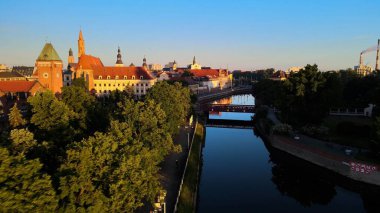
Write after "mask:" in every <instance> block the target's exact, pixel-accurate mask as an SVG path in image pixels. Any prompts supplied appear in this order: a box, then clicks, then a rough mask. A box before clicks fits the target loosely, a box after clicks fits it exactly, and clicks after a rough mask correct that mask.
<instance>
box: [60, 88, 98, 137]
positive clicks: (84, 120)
mask: <svg viewBox="0 0 380 213" xmlns="http://www.w3.org/2000/svg"><path fill="white" fill-rule="evenodd" d="M62 101H63V102H64V103H65V104H66V106H67V107H68V108H69V109H70V110H71V111H72V112H73V113H72V119H71V120H70V125H71V126H72V128H73V129H74V130H75V135H76V137H75V138H77V139H79V140H80V139H82V138H83V136H84V133H86V132H88V125H91V124H90V123H91V120H90V118H91V117H90V113H93V112H94V108H95V97H94V96H92V95H90V94H89V93H88V91H87V89H86V88H85V87H81V86H69V87H63V88H62Z"/></svg>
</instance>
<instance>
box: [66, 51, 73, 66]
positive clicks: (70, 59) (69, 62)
mask: <svg viewBox="0 0 380 213" xmlns="http://www.w3.org/2000/svg"><path fill="white" fill-rule="evenodd" d="M67 63H68V64H72V63H74V55H73V50H72V49H71V48H70V50H69V58H68V59H67Z"/></svg>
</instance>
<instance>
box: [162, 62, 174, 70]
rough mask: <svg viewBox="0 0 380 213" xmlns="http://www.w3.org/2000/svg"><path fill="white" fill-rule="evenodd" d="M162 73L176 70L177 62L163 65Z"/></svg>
mask: <svg viewBox="0 0 380 213" xmlns="http://www.w3.org/2000/svg"><path fill="white" fill-rule="evenodd" d="M163 70H164V71H176V70H177V62H176V61H175V60H174V61H173V62H169V63H168V64H166V65H165V68H164V69H163Z"/></svg>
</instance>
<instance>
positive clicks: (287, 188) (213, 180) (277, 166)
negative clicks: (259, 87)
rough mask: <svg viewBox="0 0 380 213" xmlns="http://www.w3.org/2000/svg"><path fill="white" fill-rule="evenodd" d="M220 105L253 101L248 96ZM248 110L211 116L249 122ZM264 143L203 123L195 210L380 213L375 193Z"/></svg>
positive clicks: (247, 131)
mask: <svg viewBox="0 0 380 213" xmlns="http://www.w3.org/2000/svg"><path fill="white" fill-rule="evenodd" d="M218 103H225V104H228V103H232V104H243V105H244V104H245V105H249V104H254V97H252V96H251V95H237V96H232V97H230V98H227V99H222V100H220V101H218ZM251 116H252V114H247V113H224V112H223V113H219V114H210V119H235V120H249V119H250V118H251ZM373 191H374V190H373V188H372V187H371V186H368V185H361V184H358V183H352V182H351V181H349V180H345V179H344V178H342V177H339V176H337V175H335V174H332V173H331V172H329V171H327V170H325V169H322V168H319V167H317V166H314V165H311V164H310V163H307V162H305V161H303V160H300V159H297V158H294V157H292V156H290V155H288V154H285V153H282V152H280V151H277V150H275V149H273V148H271V147H270V146H268V145H266V144H265V143H264V142H263V140H262V139H261V138H260V137H259V136H257V135H256V134H255V132H254V130H253V129H234V128H215V127H206V140H205V145H204V147H203V151H202V167H201V176H200V183H199V191H198V200H197V204H198V205H197V210H198V212H202V213H203V212H205V213H206V212H207V213H209V212H218V213H219V212H292V213H294V212H345V213H347V212H355V213H356V212H380V209H379V204H377V201H378V198H379V197H378V196H379V194H378V191H375V192H373Z"/></svg>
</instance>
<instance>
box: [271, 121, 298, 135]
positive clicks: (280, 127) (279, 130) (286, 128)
mask: <svg viewBox="0 0 380 213" xmlns="http://www.w3.org/2000/svg"><path fill="white" fill-rule="evenodd" d="M272 130H273V133H274V134H279V135H290V134H291V133H292V131H293V128H292V126H290V125H289V124H277V125H275V126H274V127H273V129H272Z"/></svg>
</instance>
